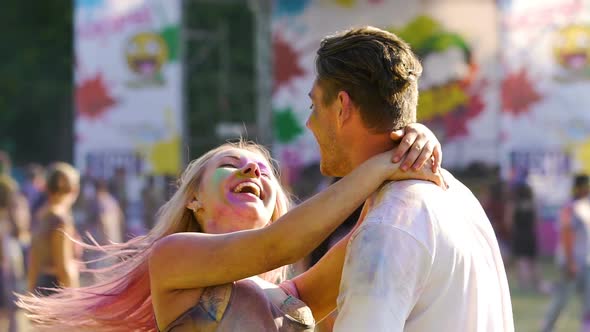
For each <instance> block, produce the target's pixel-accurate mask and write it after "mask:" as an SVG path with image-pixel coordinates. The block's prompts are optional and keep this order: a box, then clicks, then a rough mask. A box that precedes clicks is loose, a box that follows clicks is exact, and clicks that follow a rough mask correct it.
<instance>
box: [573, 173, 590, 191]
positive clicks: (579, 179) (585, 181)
mask: <svg viewBox="0 0 590 332" xmlns="http://www.w3.org/2000/svg"><path fill="white" fill-rule="evenodd" d="M589 184H590V179H589V178H588V175H586V174H577V175H575V176H574V188H580V187H585V186H588V185H589Z"/></svg>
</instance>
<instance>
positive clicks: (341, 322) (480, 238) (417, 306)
mask: <svg viewBox="0 0 590 332" xmlns="http://www.w3.org/2000/svg"><path fill="white" fill-rule="evenodd" d="M443 176H444V178H445V180H446V182H447V184H448V185H449V189H448V190H446V191H445V190H443V189H441V188H440V187H438V186H436V185H434V184H432V183H430V182H425V181H417V180H409V181H400V182H391V183H388V184H386V185H384V186H383V187H382V188H381V190H379V191H378V192H377V193H375V194H374V195H373V197H372V198H371V199H370V201H371V202H372V205H371V206H370V209H369V211H368V213H367V216H366V218H365V220H364V223H363V224H362V225H361V226H360V227H359V228H358V229H357V230H356V231H355V233H354V234H353V236H352V237H351V239H350V242H349V244H348V248H347V254H346V261H345V264H344V270H343V273H342V281H341V285H340V295H339V297H338V310H339V315H338V318H337V320H336V325H335V328H334V331H336V332H343V331H355V332H361V331H371V332H379V331H400V332H401V331H409V332H410V331H417V332H418V331H419V332H428V331H436V332H447V331H448V332H471V331H478V332H479V331H489V332H505V331H507V332H512V331H514V321H513V318H512V305H511V301H510V292H509V289H508V281H507V279H506V272H505V271H504V265H503V262H502V257H501V255H500V250H499V248H498V242H497V240H496V237H495V235H494V231H493V230H492V227H491V225H490V222H489V220H488V218H487V216H486V214H485V212H484V210H483V209H482V207H481V205H480V203H479V202H478V201H477V199H476V198H475V196H473V194H472V193H471V192H470V191H469V189H467V188H466V187H465V186H464V185H463V184H462V183H460V182H459V181H457V180H456V179H455V178H454V177H453V176H452V175H451V174H450V173H448V172H447V171H443Z"/></svg>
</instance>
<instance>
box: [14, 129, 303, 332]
mask: <svg viewBox="0 0 590 332" xmlns="http://www.w3.org/2000/svg"><path fill="white" fill-rule="evenodd" d="M232 149H242V150H247V151H251V152H255V153H258V154H260V155H262V156H263V157H264V158H266V159H267V160H268V161H269V163H270V162H272V159H271V158H270V154H269V152H268V151H267V150H266V149H265V148H264V147H262V146H260V145H258V144H255V143H252V142H246V141H242V140H241V141H239V142H237V143H226V144H223V145H221V146H219V147H217V148H215V149H213V150H210V151H208V152H207V153H205V154H204V155H202V156H201V157H200V158H198V159H196V160H194V161H192V162H191V163H190V164H189V165H188V166H187V167H186V169H185V170H184V172H183V173H182V175H181V176H180V178H179V179H178V182H177V186H178V189H177V190H176V192H175V193H174V194H173V195H172V197H171V198H170V200H168V202H166V203H165V204H164V205H163V206H162V207H161V208H160V209H159V210H158V213H157V222H156V225H155V226H154V228H153V229H152V230H151V231H150V232H149V233H148V234H147V235H144V236H139V237H136V238H134V239H131V240H129V241H128V242H126V243H122V244H110V245H106V246H102V247H101V246H98V245H97V244H95V245H88V244H82V243H80V245H82V246H84V247H85V248H87V249H91V250H97V249H98V250H101V251H103V252H105V257H104V258H103V259H105V260H106V259H109V260H112V259H115V261H117V262H118V263H116V264H114V265H112V266H110V267H107V268H104V269H95V270H87V272H89V273H90V275H91V276H92V277H94V278H95V280H96V283H94V284H93V285H90V286H87V287H80V288H65V289H59V290H58V292H57V294H55V295H52V296H51V297H37V296H35V295H32V294H29V295H25V296H23V295H21V296H19V301H18V303H17V304H18V305H19V306H20V307H21V308H23V309H25V310H26V311H28V316H29V317H30V318H31V319H32V321H33V322H34V323H35V324H36V325H37V326H38V327H39V328H41V329H43V330H60V331H68V330H71V331H82V330H84V331H86V330H88V331H96V332H98V331H157V327H156V321H155V316H154V311H153V307H152V302H151V293H150V278H149V272H148V258H149V256H150V253H151V251H152V248H153V245H154V243H155V242H156V241H158V240H159V239H161V238H163V237H165V236H167V235H170V234H173V233H179V232H200V231H201V229H200V227H199V224H198V222H197V220H196V218H195V216H194V213H193V212H192V211H191V210H189V209H188V208H186V205H187V203H188V202H189V201H190V200H191V199H192V198H193V197H194V192H195V190H196V188H198V187H199V185H200V184H201V181H202V176H203V172H204V170H205V166H206V165H207V164H208V162H209V161H210V160H211V159H212V158H214V157H215V156H217V155H219V154H220V153H222V152H225V151H228V150H232ZM271 167H272V164H271ZM273 173H274V175H275V177H276V178H277V181H278V174H277V172H276V167H273ZM290 204H291V199H290V196H289V195H288V194H287V193H286V192H285V191H284V190H283V189H282V187H281V186H280V185H279V186H277V200H276V205H275V211H274V213H273V216H272V218H271V219H272V220H271V221H274V220H276V219H278V218H279V217H280V216H282V215H283V214H285V213H286V212H287V211H288V209H289V208H290ZM284 276H285V268H284V267H283V268H279V269H277V270H274V271H271V272H267V273H265V274H264V275H263V276H262V277H263V278H264V279H266V280H268V281H272V282H278V281H280V279H281V278H283V277H284Z"/></svg>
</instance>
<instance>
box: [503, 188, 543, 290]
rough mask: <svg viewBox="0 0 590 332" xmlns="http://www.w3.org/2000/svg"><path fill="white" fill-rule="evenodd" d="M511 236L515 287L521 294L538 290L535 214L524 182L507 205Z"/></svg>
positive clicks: (514, 189) (515, 190) (530, 190)
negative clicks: (514, 265) (516, 278)
mask: <svg viewBox="0 0 590 332" xmlns="http://www.w3.org/2000/svg"><path fill="white" fill-rule="evenodd" d="M506 216H507V217H508V218H509V219H508V221H507V224H508V226H509V234H511V241H510V247H511V254H512V259H513V260H514V261H515V262H516V267H517V269H518V283H519V287H520V288H521V289H523V290H540V286H541V284H540V279H539V271H538V266H537V213H536V206H535V201H534V196H533V190H532V188H531V187H530V186H529V185H528V184H527V183H526V182H525V181H520V182H519V183H517V184H516V185H515V186H514V188H513V190H512V194H511V199H510V200H508V202H507V204H506Z"/></svg>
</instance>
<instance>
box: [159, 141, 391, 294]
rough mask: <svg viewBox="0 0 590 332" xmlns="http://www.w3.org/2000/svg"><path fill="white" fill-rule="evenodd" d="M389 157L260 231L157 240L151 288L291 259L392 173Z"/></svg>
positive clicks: (193, 283) (219, 280)
mask: <svg viewBox="0 0 590 332" xmlns="http://www.w3.org/2000/svg"><path fill="white" fill-rule="evenodd" d="M390 159H391V152H386V153H383V154H380V155H378V156H376V157H373V158H371V159H369V160H368V161H366V162H365V163H363V164H362V165H360V166H359V167H357V168H356V169H355V170H354V171H352V172H351V173H350V174H349V175H347V176H345V177H344V178H343V179H342V180H340V181H338V182H337V183H335V184H333V185H331V186H330V187H329V188H327V189H326V190H324V191H323V192H321V193H319V194H317V195H315V196H314V197H312V198H311V199H309V200H307V201H306V202H304V203H302V204H300V205H299V206H297V207H296V208H294V209H292V210H291V211H290V212H288V213H287V214H285V215H284V216H282V217H281V218H280V219H279V220H277V221H276V222H274V223H273V224H272V225H270V226H267V227H265V228H262V229H257V230H248V231H239V232H234V233H229V234H219V235H217V234H216V235H213V234H203V233H178V234H172V235H170V236H167V237H165V238H163V239H162V240H160V241H158V242H157V244H156V247H155V248H154V249H153V253H152V255H151V257H150V261H149V265H150V277H151V278H152V285H155V286H156V287H159V288H160V289H161V290H176V289H191V288H200V287H206V286H210V285H218V284H223V283H228V282H231V281H235V280H240V279H243V278H246V277H249V276H253V275H257V274H260V273H263V272H266V271H270V270H273V269H275V268H278V267H280V266H283V265H287V264H290V263H293V262H295V261H297V260H298V259H300V258H301V257H303V256H305V255H307V254H309V252H311V251H312V250H313V249H314V248H315V247H316V246H317V245H319V244H320V243H321V241H322V240H324V239H325V238H326V237H327V236H328V235H329V234H330V233H331V232H332V231H333V230H334V229H335V228H336V227H337V226H338V225H339V224H340V223H342V222H343V220H344V219H345V218H346V217H347V216H348V215H349V214H350V213H352V212H353V211H354V209H355V208H356V207H357V206H359V205H360V204H361V203H362V202H363V201H364V200H365V199H366V198H367V197H368V196H369V195H370V194H371V193H372V192H373V191H375V189H377V187H378V186H379V185H381V183H382V182H383V181H384V180H386V179H387V178H388V177H390V176H391V175H392V174H393V173H395V172H396V171H398V165H397V164H392V163H391V161H390ZM399 172H401V171H399Z"/></svg>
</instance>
